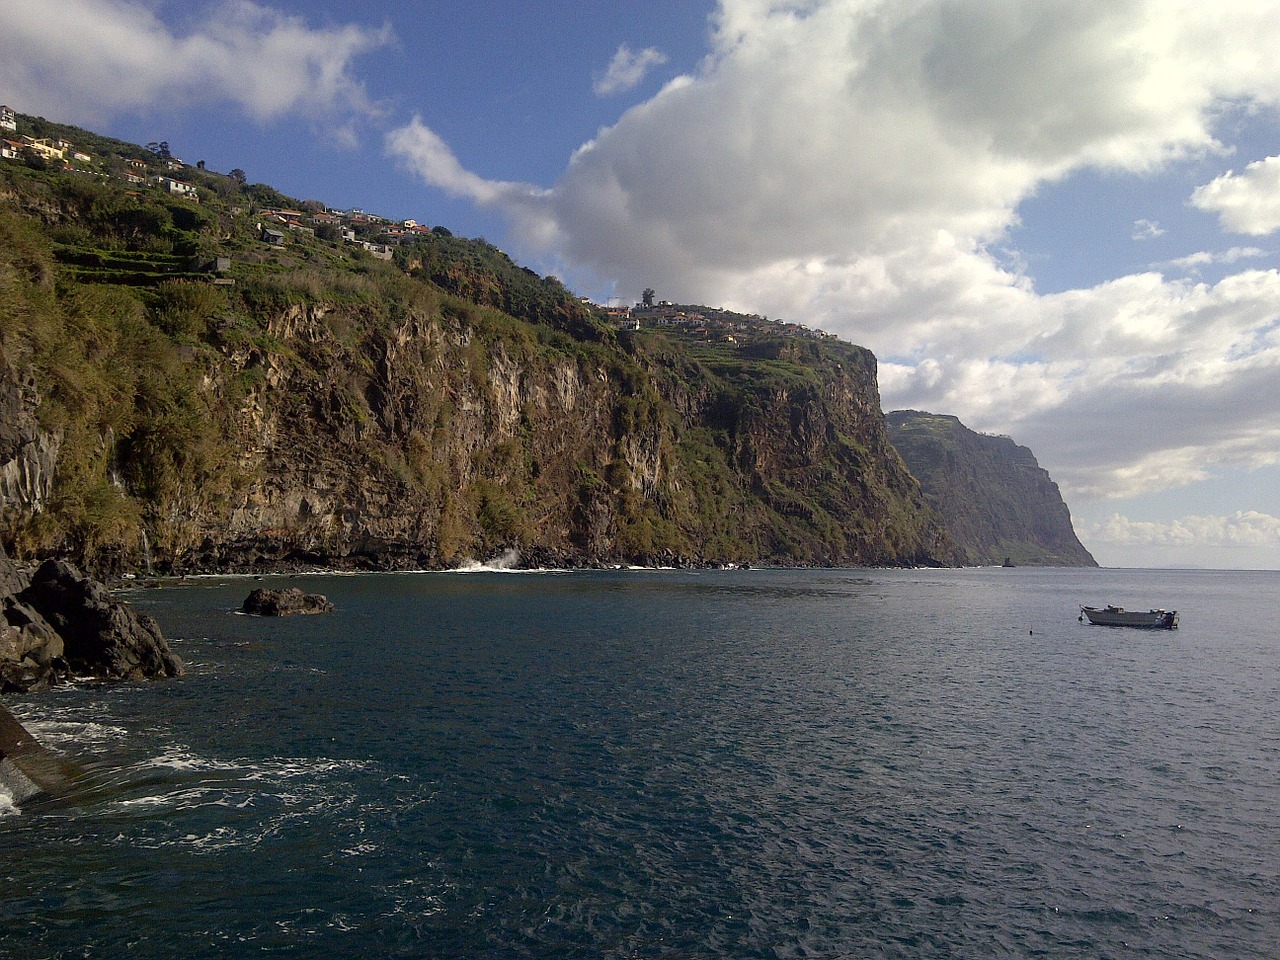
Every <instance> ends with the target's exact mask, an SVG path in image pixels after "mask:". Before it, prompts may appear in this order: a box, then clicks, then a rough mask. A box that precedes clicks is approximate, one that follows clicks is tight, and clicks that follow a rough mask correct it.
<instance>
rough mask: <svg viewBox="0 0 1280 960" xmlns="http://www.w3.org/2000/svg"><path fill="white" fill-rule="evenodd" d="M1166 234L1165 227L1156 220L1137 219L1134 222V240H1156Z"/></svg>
mask: <svg viewBox="0 0 1280 960" xmlns="http://www.w3.org/2000/svg"><path fill="white" fill-rule="evenodd" d="M1162 236H1164V227H1162V226H1160V224H1159V223H1157V222H1156V221H1155V220H1145V219H1144V220H1135V221H1134V222H1133V239H1134V240H1154V239H1155V238H1156V237H1162Z"/></svg>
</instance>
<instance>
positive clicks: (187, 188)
mask: <svg viewBox="0 0 1280 960" xmlns="http://www.w3.org/2000/svg"><path fill="white" fill-rule="evenodd" d="M6 134H9V136H6ZM72 136H73V134H72V133H71V132H70V128H66V127H63V126H61V125H59V124H53V123H50V122H48V121H45V120H44V119H43V118H39V117H26V116H23V115H21V114H18V113H16V112H15V111H14V110H13V109H12V108H11V107H9V106H0V159H5V160H11V161H15V162H19V163H25V164H27V165H30V166H35V167H37V168H44V169H49V170H57V171H60V172H64V173H69V174H72V175H77V176H83V177H86V178H95V179H98V180H102V181H113V180H114V181H116V182H118V183H121V184H123V185H125V186H126V187H128V188H130V189H131V190H133V191H138V195H141V194H142V192H151V193H156V194H160V195H164V196H168V197H170V198H175V199H180V200H183V201H186V202H188V203H192V204H197V205H198V204H200V203H201V200H202V194H203V195H207V194H211V193H220V192H222V190H223V189H225V185H224V184H221V183H219V181H220V180H225V181H229V182H230V183H231V184H234V185H235V186H236V187H239V188H244V187H246V186H247V177H246V175H245V174H244V172H243V171H242V170H238V169H237V170H232V171H231V172H230V173H229V174H220V173H217V172H216V171H213V170H208V169H207V168H206V167H205V164H204V161H198V162H197V163H195V164H188V163H186V162H185V161H183V160H182V159H180V158H178V157H176V156H174V155H173V154H172V153H171V152H170V147H169V144H168V143H167V142H165V141H160V142H154V143H150V144H148V145H147V146H146V148H145V149H143V148H138V147H135V146H134V145H132V144H127V143H123V142H121V141H115V140H110V139H108V138H102V137H95V136H92V135H87V136H88V137H89V138H90V139H91V140H92V141H93V144H92V145H90V144H88V143H83V142H80V143H78V142H73V140H72V139H71V138H72ZM254 186H255V187H257V188H260V189H258V190H256V191H251V192H256V194H257V195H258V196H259V197H261V202H258V203H254V202H249V203H245V202H244V198H243V195H241V196H239V197H237V198H236V201H235V202H232V203H231V204H230V206H229V207H228V208H227V210H228V212H229V213H230V215H231V216H233V217H235V218H236V219H239V220H244V219H249V220H251V222H252V229H253V232H254V235H255V236H256V238H257V240H258V241H259V242H260V243H261V244H262V245H263V246H264V247H266V248H285V247H287V246H289V244H290V243H291V242H292V241H305V240H308V239H311V238H314V239H317V240H320V241H327V242H329V243H341V244H343V245H346V246H349V247H351V248H355V249H357V250H362V251H364V252H365V253H367V254H368V255H369V256H371V257H373V258H374V259H377V260H384V261H389V262H390V261H395V260H397V257H396V253H397V251H398V250H402V249H404V250H406V252H405V253H404V255H403V256H402V257H401V258H400V259H401V261H402V262H401V264H400V265H401V266H402V267H404V268H405V269H406V270H408V269H412V268H413V267H414V265H415V263H416V262H417V261H416V260H415V258H414V257H413V255H412V253H411V252H407V248H409V247H411V246H412V244H413V243H414V242H415V241H419V240H424V239H429V238H432V237H441V236H444V237H449V236H451V233H450V231H449V230H448V229H447V228H445V227H443V226H435V227H432V226H428V225H426V224H423V223H419V222H418V221H417V220H413V219H404V220H395V219H392V218H390V217H383V216H379V215H377V214H373V213H368V212H366V211H364V210H361V209H358V208H355V209H342V208H336V207H330V206H328V205H327V204H325V203H322V202H319V201H315V200H305V201H301V202H298V201H292V202H289V201H290V198H288V197H285V196H284V195H282V194H279V193H278V192H276V191H274V190H272V189H270V188H265V187H263V186H262V185H254ZM68 259H69V260H74V259H75V256H74V254H70V255H68ZM230 265H231V261H230V258H228V257H226V256H217V257H211V258H203V259H201V260H200V263H199V264H197V265H195V269H194V270H186V271H185V272H184V273H183V279H195V278H196V277H195V276H193V274H197V275H202V274H203V275H207V277H206V278H207V279H209V280H211V281H212V282H215V283H218V284H220V285H234V283H235V281H234V279H233V278H231V277H230V276H229V275H228V274H229V272H230ZM90 266H91V265H89V264H85V263H81V264H79V267H80V269H81V279H88V277H87V276H86V273H87V270H88V269H89V268H90ZM188 266H190V265H188ZM145 273H146V271H135V279H138V280H141V279H142V278H143V274H145ZM176 276H177V273H176V272H175V271H173V270H169V271H158V272H156V280H157V282H160V281H161V280H164V279H173V278H175V277H176ZM581 302H582V304H583V305H584V306H585V307H586V308H588V309H589V310H591V311H592V312H594V313H595V314H596V315H597V316H598V317H600V318H601V319H603V320H606V321H607V322H608V323H609V324H610V325H611V326H613V327H614V328H615V329H617V330H632V331H639V330H646V329H649V330H653V329H657V330H660V331H662V332H665V333H667V334H670V335H674V336H677V337H679V338H680V339H683V340H693V341H705V342H712V343H718V344H721V345H724V346H727V347H733V346H735V345H740V344H743V343H748V342H753V341H756V340H759V339H761V338H763V337H776V336H785V337H798V338H805V339H812V340H827V339H831V340H834V339H836V338H835V337H834V335H832V334H829V333H826V332H825V331H822V330H813V329H810V328H808V327H806V326H804V325H803V324H798V323H789V322H786V321H783V320H779V319H774V320H770V319H768V318H767V317H762V316H760V315H758V314H741V313H735V312H733V311H730V310H725V309H723V308H719V307H708V306H703V305H698V304H680V303H674V302H672V301H670V300H656V301H655V299H654V297H653V291H652V290H647V291H645V297H644V298H643V299H642V300H641V301H638V302H636V303H635V304H634V305H633V306H617V305H600V304H597V303H595V302H594V301H592V300H591V299H590V298H586V297H583V298H581Z"/></svg>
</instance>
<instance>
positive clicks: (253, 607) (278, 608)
mask: <svg viewBox="0 0 1280 960" xmlns="http://www.w3.org/2000/svg"><path fill="white" fill-rule="evenodd" d="M241 609H242V610H243V611H244V612H245V613H250V614H253V615H254V616H256V617H288V616H292V615H293V614H308V613H329V612H330V611H332V610H333V604H332V603H330V602H329V598H328V597H325V596H324V595H323V594H319V593H303V592H302V591H301V590H299V589H298V588H297V587H289V588H288V589H286V590H268V589H266V588H259V589H257V590H254V591H253V592H252V593H250V594H249V596H247V597H246V598H245V601H244V606H243V607H242V608H241Z"/></svg>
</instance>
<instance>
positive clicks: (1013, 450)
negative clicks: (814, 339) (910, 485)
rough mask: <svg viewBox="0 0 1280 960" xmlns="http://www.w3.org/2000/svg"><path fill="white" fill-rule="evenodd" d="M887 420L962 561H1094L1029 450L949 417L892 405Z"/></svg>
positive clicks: (1034, 563)
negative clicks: (960, 554)
mask: <svg viewBox="0 0 1280 960" xmlns="http://www.w3.org/2000/svg"><path fill="white" fill-rule="evenodd" d="M885 421H886V423H887V424H888V427H889V437H890V439H891V440H892V441H893V445H894V446H895V447H896V448H897V450H898V452H899V453H900V454H901V455H902V459H903V460H904V461H905V462H906V464H907V466H908V467H909V468H910V470H911V472H912V474H914V475H915V477H916V479H918V480H919V481H920V486H921V488H922V489H923V490H924V493H925V496H926V497H927V498H928V500H929V502H930V503H931V504H932V505H933V507H934V509H935V510H936V511H937V512H938V515H939V516H940V517H941V518H942V522H943V523H944V524H945V525H946V527H947V531H948V532H949V533H950V534H951V537H952V539H953V540H954V541H955V543H956V545H957V546H958V547H959V548H960V549H961V550H962V551H963V552H964V562H965V563H966V564H969V565H975V566H979V565H992V564H1001V563H1006V562H1007V565H1008V566H1015V565H1016V566H1024V565H1026V566H1066V567H1096V566H1097V565H1098V564H1097V562H1096V561H1095V560H1094V559H1093V556H1092V555H1091V554H1090V553H1089V551H1088V550H1086V549H1085V548H1084V545H1083V544H1081V543H1080V540H1079V539H1078V538H1077V537H1076V533H1075V530H1074V529H1073V528H1072V526H1071V513H1070V511H1068V509H1067V505H1066V504H1065V503H1064V502H1063V500H1062V494H1061V493H1060V492H1059V490H1058V485H1057V484H1056V483H1054V482H1053V479H1052V478H1051V477H1050V476H1049V474H1048V473H1047V472H1046V471H1045V470H1044V469H1043V468H1042V467H1041V466H1040V464H1039V463H1038V462H1037V461H1036V458H1035V456H1034V454H1032V452H1031V451H1030V450H1028V449H1027V448H1026V447H1023V446H1019V445H1018V444H1016V443H1014V442H1013V441H1012V440H1011V439H1009V438H1008V437H992V436H986V435H984V434H980V433H975V432H974V431H972V430H970V429H969V428H968V427H966V426H965V425H964V424H963V423H961V422H960V421H959V420H958V419H957V418H956V417H952V416H946V415H941V414H933V413H922V412H920V411H917V410H895V411H893V412H891V413H889V414H886V416H885Z"/></svg>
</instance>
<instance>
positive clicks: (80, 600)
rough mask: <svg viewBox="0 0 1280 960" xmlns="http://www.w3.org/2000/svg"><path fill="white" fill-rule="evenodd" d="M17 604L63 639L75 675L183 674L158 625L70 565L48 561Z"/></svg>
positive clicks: (111, 677)
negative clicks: (39, 618)
mask: <svg viewBox="0 0 1280 960" xmlns="http://www.w3.org/2000/svg"><path fill="white" fill-rule="evenodd" d="M17 599H18V600H19V601H20V602H21V603H23V604H26V605H27V606H28V607H30V608H31V609H33V610H35V611H36V612H37V613H39V614H40V615H41V616H42V617H43V618H44V620H45V621H46V622H47V623H48V624H49V626H51V627H52V628H53V629H54V631H55V632H56V633H57V634H58V635H59V636H60V637H61V638H62V640H63V645H64V649H63V657H64V658H65V660H66V663H67V665H68V667H69V668H70V670H71V672H72V674H74V675H77V676H89V677H97V678H100V679H108V680H143V679H149V678H153V677H176V676H181V674H182V671H183V666H182V661H181V660H180V659H179V658H178V656H177V655H176V654H175V653H174V652H173V651H172V650H170V649H169V644H168V643H166V642H165V639H164V636H163V635H162V634H161V633H160V627H159V626H158V625H157V624H156V622H155V620H153V619H152V618H151V617H148V616H144V615H142V614H139V613H137V612H136V611H135V610H134V609H133V608H132V607H130V606H129V605H128V604H126V603H122V602H120V601H118V600H113V599H112V598H111V595H110V593H109V592H108V591H107V588H106V587H105V586H103V585H102V584H101V583H99V582H97V581H96V580H91V579H90V578H88V577H86V576H85V575H84V574H82V573H81V572H80V571H79V570H78V569H77V568H76V567H75V566H74V565H73V564H71V563H68V562H67V561H65V560H46V561H45V562H44V563H43V564H42V565H41V566H40V567H39V569H37V570H36V572H35V573H34V574H32V577H31V585H30V586H29V587H27V588H26V589H25V590H23V591H22V592H21V593H19V594H18V596H17Z"/></svg>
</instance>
